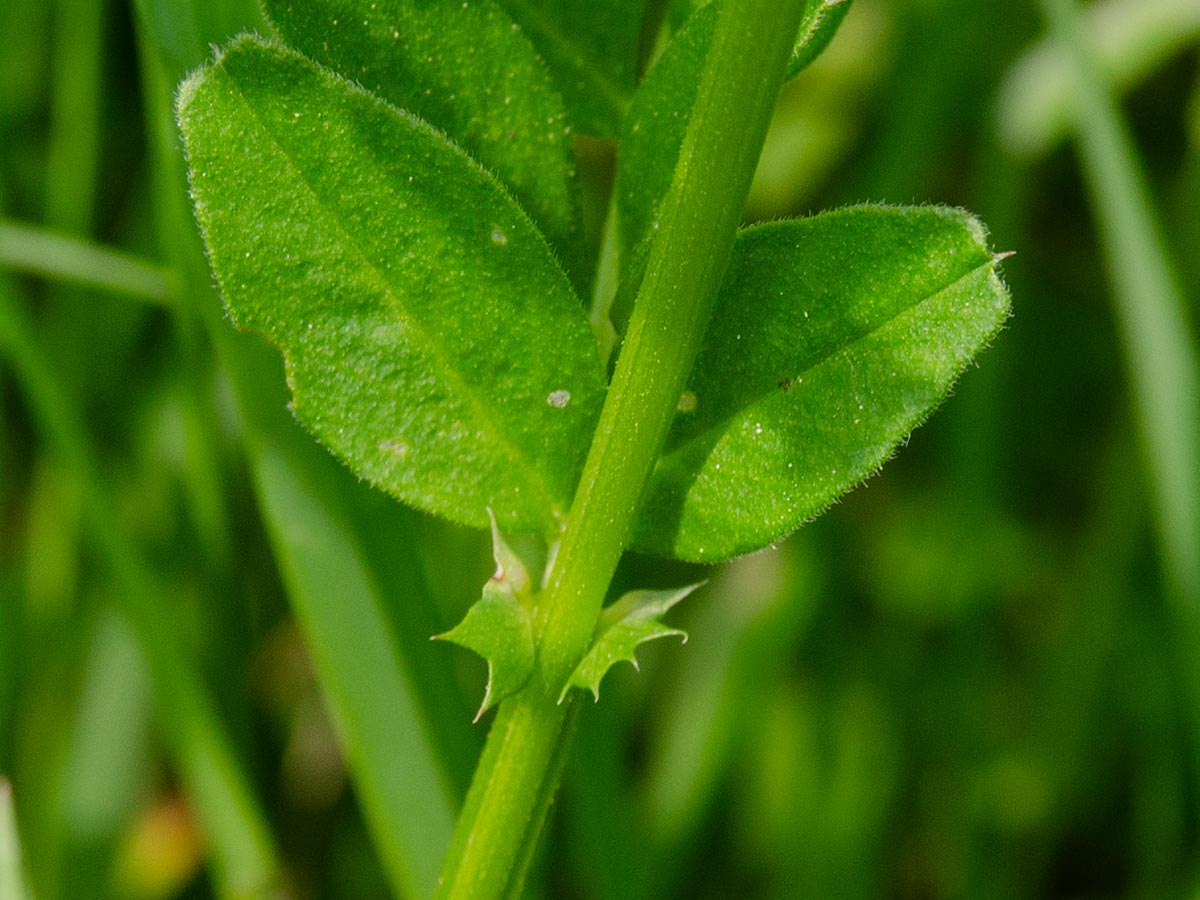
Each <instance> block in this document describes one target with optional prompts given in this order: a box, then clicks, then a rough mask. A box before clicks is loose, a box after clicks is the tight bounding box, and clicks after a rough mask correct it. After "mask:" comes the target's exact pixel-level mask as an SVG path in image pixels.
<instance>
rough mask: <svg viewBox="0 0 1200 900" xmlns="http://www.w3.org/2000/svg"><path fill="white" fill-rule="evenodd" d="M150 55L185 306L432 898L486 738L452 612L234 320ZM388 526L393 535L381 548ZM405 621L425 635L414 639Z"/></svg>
mask: <svg viewBox="0 0 1200 900" xmlns="http://www.w3.org/2000/svg"><path fill="white" fill-rule="evenodd" d="M147 37H148V34H147V33H146V32H143V39H145V38H147ZM142 51H143V54H142V62H143V69H144V73H145V75H144V77H145V86H146V90H147V107H148V109H149V115H150V128H151V129H152V135H153V141H154V143H155V146H154V152H155V154H156V164H157V171H156V177H157V178H158V191H157V193H158V196H159V197H160V198H162V200H161V203H162V205H161V208H160V216H161V220H160V227H161V229H162V241H163V246H164V249H165V251H166V253H167V254H168V257H169V258H170V259H171V261H172V267H173V269H174V270H175V271H177V272H178V273H179V277H180V284H181V289H180V292H179V303H178V310H179V314H180V315H182V316H188V315H191V316H196V317H198V318H200V319H201V320H203V322H204V324H205V326H206V327H207V329H208V331H209V335H210V337H211V338H212V340H213V343H214V344H215V346H216V350H217V353H218V356H219V358H220V360H221V362H222V364H223V365H224V367H225V368H226V370H227V372H228V374H229V376H230V379H231V382H232V387H233V392H234V396H235V399H236V402H237V404H238V407H239V410H240V412H241V416H242V420H243V422H244V423H245V426H246V429H247V433H246V444H247V448H246V449H247V456H248V460H249V463H250V466H251V470H252V472H253V474H254V478H255V484H256V488H257V490H258V495H259V506H260V510H261V514H262V516H263V518H264V520H265V522H266V524H267V529H268V532H269V533H270V536H271V539H272V542H273V544H274V549H275V554H276V557H277V559H278V561H279V565H280V569H281V571H282V573H283V576H284V580H285V585H286V587H287V589H288V598H289V601H290V602H291V604H292V608H293V610H294V611H295V613H296V616H297V619H298V620H299V623H300V625H301V627H302V629H303V630H304V635H305V638H306V640H307V642H308V645H309V647H310V649H311V651H312V654H313V657H314V661H315V663H316V667H317V675H318V679H319V681H320V683H321V686H322V690H323V692H324V694H325V698H326V701H327V703H328V704H329V707H330V712H331V715H332V717H333V719H334V721H335V723H336V724H337V727H338V729H339V732H340V738H341V740H342V742H343V746H344V747H345V749H346V752H347V757H348V759H349V769H350V777H351V779H352V781H353V783H354V786H355V790H356V792H357V794H358V796H359V798H360V801H361V802H362V805H363V808H364V811H365V813H366V818H367V825H368V828H369V829H370V832H371V836H372V839H373V842H374V845H375V847H376V849H377V851H378V852H379V854H380V856H381V858H382V861H383V865H384V868H385V871H386V873H387V875H388V878H389V881H390V884H391V888H392V890H393V892H394V893H395V895H396V896H398V897H418V896H425V895H428V894H429V893H431V892H432V889H433V883H434V881H435V880H436V876H437V871H438V867H439V866H440V864H441V858H442V855H443V853H444V851H445V848H446V846H447V845H448V844H449V841H450V832H451V828H452V824H453V820H454V815H455V813H456V808H457V802H456V796H455V790H454V788H455V786H457V784H458V782H459V781H460V780H461V781H462V782H463V784H464V785H465V781H466V779H467V778H469V771H468V770H469V767H470V765H472V764H473V762H474V756H475V749H474V748H475V745H476V741H474V740H472V739H473V738H474V734H473V732H470V731H469V724H468V723H469V716H468V715H467V714H466V708H465V706H463V705H461V702H460V703H459V705H457V706H455V705H454V698H455V697H456V696H457V695H456V693H455V692H454V691H452V690H449V688H450V687H451V686H452V685H453V677H452V674H451V671H450V669H449V664H450V660H449V659H448V657H447V655H446V654H444V653H439V652H437V650H438V648H435V647H434V646H433V645H432V644H431V643H430V642H429V641H428V639H427V638H428V636H429V635H431V634H434V633H436V632H437V631H438V630H441V625H442V623H433V622H429V621H426V619H427V618H428V613H429V608H428V603H427V599H428V598H427V597H425V596H423V594H422V587H421V585H419V584H418V583H417V582H416V580H415V578H414V576H413V574H412V572H413V569H415V566H405V565H401V564H400V563H399V562H398V558H401V557H405V556H407V555H408V547H407V545H406V542H405V540H404V538H405V536H406V535H405V534H404V533H403V529H401V528H399V527H397V524H396V522H395V521H394V520H393V519H390V518H388V519H382V520H381V519H380V518H379V517H378V516H375V517H371V516H369V515H367V513H366V508H367V506H368V505H369V504H368V503H366V502H364V501H363V494H365V493H367V489H366V488H365V487H364V486H362V485H360V484H359V483H358V482H357V481H356V480H355V479H354V477H353V476H352V475H351V474H350V473H349V472H348V471H347V470H345V469H343V468H342V467H341V466H340V465H338V464H337V462H336V461H335V460H334V459H333V458H332V457H331V456H330V455H329V454H328V453H327V452H325V451H324V450H323V449H322V448H320V447H319V446H318V445H317V444H316V443H315V442H314V441H313V440H312V439H311V437H310V436H309V435H307V434H306V433H305V432H303V431H302V430H301V429H300V428H299V427H298V426H297V425H296V423H295V421H294V420H293V419H292V418H291V416H290V415H289V413H288V411H287V395H286V391H285V388H284V384H283V379H282V377H281V373H280V366H279V358H278V354H277V353H276V352H275V351H274V350H273V349H272V348H270V347H268V346H267V345H265V344H263V343H262V342H261V341H260V340H259V339H258V338H256V337H254V336H252V335H239V334H238V333H237V332H236V331H235V330H234V329H233V328H231V327H230V325H229V323H228V321H227V320H226V319H225V317H224V315H223V313H222V309H221V303H220V299H219V298H218V297H217V296H216V295H215V294H214V293H213V292H212V291H211V290H210V288H209V285H210V284H211V278H210V276H209V272H208V266H207V263H206V261H205V258H204V254H203V250H202V247H201V245H200V242H199V234H198V231H197V229H196V227H195V223H194V221H193V219H192V215H191V211H190V210H189V209H188V208H187V206H186V205H185V204H186V202H187V192H186V178H185V175H184V164H183V158H182V154H181V152H180V147H179V144H178V141H177V138H176V131H175V127H174V116H173V105H172V102H171V98H170V94H169V89H168V87H167V84H166V79H165V75H164V72H163V70H162V61H161V60H160V58H159V57H158V56H157V52H156V51H155V49H154V48H153V47H152V46H151V45H150V44H149V43H148V42H146V41H145V40H144V41H143V46H142ZM372 495H373V496H376V497H377V499H378V502H384V501H386V502H387V503H389V504H390V503H391V501H390V500H387V498H382V497H379V496H378V495H374V493H373V492H372ZM381 535H386V540H387V542H388V546H386V547H382V548H381V547H379V546H377V545H376V543H374V542H379V541H381V540H383V538H381ZM381 557H384V558H385V559H381ZM401 583H402V584H403V585H404V589H405V591H406V592H407V596H405V597H403V598H401V599H403V600H404V601H405V602H403V603H401V602H396V603H392V604H389V603H387V602H385V601H386V600H387V598H386V597H385V596H384V595H383V591H384V590H386V591H388V592H390V593H392V594H394V593H396V591H397V590H398V586H399V585H400V584H401ZM401 616H402V618H401ZM399 628H404V629H408V630H412V631H414V632H415V633H418V634H420V635H421V636H420V638H419V641H413V642H410V644H408V645H406V644H405V642H404V641H403V640H400V639H399V638H398V637H397V635H396V633H395V631H396V630H397V629H399ZM418 643H419V644H420V650H418V649H417V647H416V646H415V645H416V644H418ZM422 651H423V653H422ZM457 699H458V700H459V701H461V697H458V698H457Z"/></svg>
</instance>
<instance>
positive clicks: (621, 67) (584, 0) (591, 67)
mask: <svg viewBox="0 0 1200 900" xmlns="http://www.w3.org/2000/svg"><path fill="white" fill-rule="evenodd" d="M499 2H500V5H501V6H503V7H504V8H505V9H507V10H508V12H509V13H510V14H511V15H512V17H513V18H514V19H515V20H516V21H517V22H518V23H519V24H520V26H521V28H522V29H524V31H525V33H526V34H527V35H528V36H529V39H530V40H531V41H532V42H533V44H534V46H535V47H537V49H538V52H540V53H541V55H542V57H543V58H544V59H545V60H546V62H547V64H548V65H549V66H550V70H551V72H553V74H554V78H555V82H556V83H557V85H558V89H559V90H560V91H561V92H562V94H563V96H564V97H565V98H566V101H567V109H568V111H569V112H570V114H571V117H572V119H573V121H574V125H575V127H576V128H577V129H579V130H580V131H582V132H584V133H586V134H594V135H598V136H600V137H616V135H617V134H618V133H619V131H620V127H621V119H622V118H623V117H624V115H625V111H626V110H627V109H628V108H629V99H630V97H631V96H632V95H633V91H634V88H635V87H636V85H637V64H638V51H639V46H640V44H641V38H642V20H643V18H644V16H645V5H646V4H645V0H603V2H597V0H499Z"/></svg>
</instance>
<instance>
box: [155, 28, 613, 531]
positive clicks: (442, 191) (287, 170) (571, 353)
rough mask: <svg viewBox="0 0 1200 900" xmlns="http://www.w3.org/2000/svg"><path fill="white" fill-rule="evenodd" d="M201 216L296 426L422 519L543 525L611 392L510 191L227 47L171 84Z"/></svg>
mask: <svg viewBox="0 0 1200 900" xmlns="http://www.w3.org/2000/svg"><path fill="white" fill-rule="evenodd" d="M179 117H180V123H181V126H182V129H183V133H184V138H185V142H186V145H187V150H188V156H189V163H190V166H191V176H192V192H193V199H194V201H195V205H196V214H197V217H198V218H199V220H200V224H201V227H202V230H203V232H204V235H205V239H206V241H207V244H208V249H209V255H210V260H211V263H212V267H213V270H214V271H215V272H216V275H217V279H218V281H219V282H220V284H221V287H222V290H223V292H224V295H225V299H226V302H227V303H228V305H229V308H230V311H231V313H232V315H233V318H234V320H235V321H236V322H237V324H238V325H239V326H241V327H244V328H251V329H253V330H256V331H260V332H262V333H263V334H265V335H266V336H267V337H268V338H269V339H270V340H271V341H272V342H274V343H275V344H277V345H278V346H280V347H281V348H282V350H283V352H284V356H285V359H286V362H287V369H288V378H289V382H290V384H291V386H292V392H293V396H294V409H295V413H296V416H297V417H298V418H299V419H300V420H301V421H302V422H303V423H304V424H305V425H306V426H307V427H308V428H309V429H310V430H311V431H312V432H313V433H314V434H315V435H316V436H317V437H318V438H319V439H320V440H321V441H322V442H323V443H325V444H326V446H328V447H330V448H331V449H332V450H333V451H334V452H335V453H336V454H337V455H338V456H339V457H340V458H341V459H342V460H343V461H344V462H346V463H347V464H348V465H349V466H350V467H351V468H352V469H353V470H354V471H355V472H356V473H357V474H358V475H359V476H360V477H364V478H366V479H367V480H369V481H370V482H372V483H373V484H375V485H377V486H379V487H382V488H384V489H385V490H387V491H388V492H390V493H391V494H393V495H394V496H396V497H399V498H400V499H402V500H404V501H406V502H408V503H411V504H412V505H414V506H417V507H419V508H421V509H424V510H427V511H429V512H434V513H439V514H441V515H444V516H446V517H448V518H450V519H454V520H456V521H459V522H463V523H466V524H470V525H476V526H480V527H482V526H485V525H486V523H487V513H486V510H487V509H488V508H489V507H490V508H491V509H493V510H495V513H496V518H497V519H498V520H499V521H500V522H501V524H502V525H503V527H505V528H506V529H508V530H513V531H520V530H537V529H549V528H552V527H553V525H554V522H555V520H556V518H557V516H558V514H559V513H560V511H561V510H562V509H563V508H565V506H566V504H567V502H568V501H569V499H570V495H571V492H572V490H573V487H574V484H575V481H576V479H577V476H578V472H579V469H580V467H581V465H582V462H583V455H584V453H585V452H586V449H587V444H588V439H589V437H590V435H591V432H592V430H593V428H594V424H595V420H596V416H597V414H598V410H599V406H600V403H601V400H602V394H603V391H604V383H603V373H602V371H601V368H600V364H599V360H598V358H597V355H596V346H595V342H594V340H593V338H592V335H591V332H590V330H589V328H588V324H587V322H586V320H585V317H584V314H583V311H582V309H581V308H580V304H579V302H578V299H577V298H576V297H575V295H574V294H573V292H572V291H571V287H570V285H569V284H568V282H567V279H566V277H565V276H564V275H563V273H562V270H561V269H560V268H559V267H558V266H557V264H556V263H555V261H554V258H553V255H552V253H551V251H550V249H549V247H548V246H547V245H546V244H545V242H544V240H543V239H542V237H541V235H540V234H539V233H538V231H537V229H536V228H535V227H534V226H533V224H532V223H531V222H530V221H529V219H528V218H527V217H526V216H525V214H524V213H523V212H522V211H521V210H520V208H519V207H517V205H516V204H515V203H514V202H513V201H512V200H511V199H510V198H509V196H508V194H507V193H506V192H505V191H504V189H503V188H502V187H501V186H500V185H499V184H498V183H497V182H496V181H495V180H494V179H493V178H492V177H491V176H490V175H489V174H487V173H486V172H485V171H484V170H483V169H482V168H480V167H479V166H478V165H477V164H475V163H474V162H473V161H472V160H471V159H470V158H469V157H467V156H466V155H465V154H464V153H463V152H462V151H461V150H459V149H458V148H457V147H456V146H454V145H453V144H451V143H450V142H449V141H448V140H446V139H445V137H444V136H443V135H441V133H440V132H437V131H435V130H434V129H433V128H431V127H430V126H429V125H427V124H426V123H424V122H422V121H421V120H419V119H417V118H416V117H414V116H411V115H407V114H405V113H402V112H400V111H398V110H396V109H395V108H393V107H391V106H389V105H387V104H386V103H384V102H382V101H380V100H379V99H377V98H375V97H373V96H371V95H370V94H368V93H366V92H365V91H363V90H361V89H359V88H357V87H355V86H353V85H351V84H350V83H349V82H347V81H345V80H343V79H341V78H339V77H337V76H336V75H334V74H332V73H330V72H328V71H326V70H324V69H321V68H319V67H318V66H316V65H315V64H313V63H311V62H309V61H308V60H306V59H305V58H303V57H301V56H300V55H298V54H295V53H292V52H291V51H288V50H285V49H283V48H281V47H276V46H272V45H268V44H264V43H262V42H261V41H258V40H256V39H253V38H245V39H242V40H239V41H238V42H236V43H235V44H234V45H232V47H231V48H230V49H229V50H228V51H227V52H226V53H225V54H223V55H222V56H221V57H220V58H219V59H218V61H217V62H216V63H214V64H213V65H212V66H210V67H208V68H206V69H204V70H201V71H200V72H199V73H197V74H196V75H194V76H193V77H192V78H190V79H189V80H188V81H187V82H185V84H184V85H183V87H182V88H181V90H180V95H179Z"/></svg>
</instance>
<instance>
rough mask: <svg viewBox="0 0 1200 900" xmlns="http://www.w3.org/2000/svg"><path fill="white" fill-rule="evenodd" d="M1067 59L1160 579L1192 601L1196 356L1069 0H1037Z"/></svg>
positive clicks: (1198, 528)
mask: <svg viewBox="0 0 1200 900" xmlns="http://www.w3.org/2000/svg"><path fill="white" fill-rule="evenodd" d="M1042 3H1043V7H1044V8H1045V11H1046V15H1047V19H1048V21H1049V23H1050V26H1051V33H1052V35H1053V39H1054V40H1055V42H1056V43H1057V44H1058V46H1060V47H1061V48H1062V52H1063V53H1065V54H1066V55H1067V57H1068V58H1069V59H1070V61H1071V66H1072V80H1073V82H1074V88H1075V93H1076V96H1075V109H1076V114H1075V115H1076V120H1075V128H1076V132H1077V139H1078V145H1079V154H1080V158H1081V162H1082V167H1083V175H1084V180H1085V182H1086V184H1087V188H1088V192H1089V193H1090V195H1091V202H1092V206H1093V209H1094V211H1095V216H1096V220H1097V226H1098V227H1097V231H1098V234H1099V238H1100V241H1101V244H1102V245H1103V248H1104V252H1105V255H1106V256H1107V257H1108V264H1109V271H1110V277H1111V278H1112V282H1113V293H1114V300H1115V301H1116V311H1117V320H1118V324H1119V326H1120V332H1121V337H1122V340H1123V341H1124V345H1125V357H1126V364H1127V365H1128V367H1129V377H1130V381H1131V383H1132V387H1133V397H1134V404H1135V407H1136V410H1137V416H1138V420H1139V426H1140V429H1141V433H1142V443H1143V446H1144V449H1145V453H1146V456H1147V459H1148V462H1149V480H1150V483H1151V489H1152V492H1153V496H1154V501H1155V516H1156V518H1157V527H1158V532H1159V539H1160V541H1161V545H1162V555H1163V563H1164V567H1165V574H1166V579H1167V582H1168V586H1169V588H1170V590H1171V591H1172V593H1173V594H1175V595H1176V596H1177V597H1180V598H1184V599H1186V600H1188V601H1189V602H1190V603H1192V604H1200V464H1198V461H1200V361H1198V360H1197V355H1196V342H1195V337H1194V335H1192V333H1191V328H1190V327H1189V324H1188V319H1187V316H1186V313H1185V307H1184V300H1183V297H1182V295H1181V293H1180V291H1179V288H1178V286H1177V285H1176V283H1175V281H1174V277H1173V273H1172V271H1171V264H1170V262H1169V260H1168V257H1167V251H1166V247H1165V245H1164V243H1163V240H1162V236H1161V234H1160V232H1159V230H1158V226H1157V223H1156V221H1155V216H1154V210H1153V207H1152V205H1151V202H1150V197H1149V192H1148V190H1147V187H1146V184H1145V181H1144V177H1143V175H1142V169H1141V165H1140V163H1139V161H1138V158H1137V154H1136V151H1135V150H1134V147H1133V143H1132V140H1131V139H1130V137H1129V134H1128V131H1127V130H1126V127H1125V124H1124V122H1123V121H1122V120H1121V118H1120V115H1119V113H1118V111H1117V108H1116V105H1115V103H1114V101H1113V99H1112V96H1111V94H1110V92H1109V88H1108V86H1107V84H1106V83H1105V81H1104V78H1103V76H1102V75H1101V73H1100V70H1099V67H1098V66H1097V64H1096V61H1095V59H1094V58H1093V55H1092V52H1091V50H1090V49H1089V45H1088V43H1087V40H1086V38H1085V34H1084V29H1083V23H1082V21H1081V19H1080V16H1079V13H1078V11H1077V9H1076V7H1075V4H1074V2H1073V0H1042Z"/></svg>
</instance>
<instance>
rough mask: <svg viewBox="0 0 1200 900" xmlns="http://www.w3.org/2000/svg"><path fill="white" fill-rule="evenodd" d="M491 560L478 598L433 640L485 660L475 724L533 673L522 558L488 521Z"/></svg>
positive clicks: (530, 623)
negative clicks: (492, 564) (484, 683)
mask: <svg viewBox="0 0 1200 900" xmlns="http://www.w3.org/2000/svg"><path fill="white" fill-rule="evenodd" d="M492 555H493V557H494V558H495V560H496V573H495V574H494V575H493V576H492V577H491V578H490V579H488V582H487V584H485V585H484V586H483V597H482V598H481V599H480V600H479V601H478V602H476V603H475V605H474V606H472V607H471V608H470V609H469V610H467V614H466V616H465V617H464V618H463V620H462V621H461V622H459V623H458V624H457V625H456V626H454V628H452V629H451V630H450V631H447V632H446V633H445V634H439V635H434V639H435V640H445V641H450V642H451V643H453V644H458V645H459V646H460V647H466V648H467V649H468V650H473V651H474V652H475V653H478V654H479V655H480V656H482V657H483V658H484V659H485V660H486V661H487V667H488V682H487V688H486V689H485V690H484V692H483V703H481V704H480V706H479V711H478V712H476V713H475V721H476V722H478V721H479V719H480V717H481V716H482V715H483V714H484V713H485V712H487V711H488V710H489V709H490V708H491V707H493V706H495V705H496V704H497V703H499V702H500V701H501V700H503V699H504V698H505V697H510V696H512V695H513V694H515V693H516V692H517V691H519V690H520V689H521V688H523V687H524V686H525V682H527V681H528V680H529V676H530V674H531V673H532V672H533V665H534V662H535V660H536V655H537V647H536V645H535V644H534V640H533V612H532V610H533V596H532V593H531V589H530V581H529V574H528V572H526V570H525V565H524V563H522V562H521V558H520V557H519V556H517V554H516V553H515V552H514V551H513V550H512V548H511V547H509V546H508V544H507V542H506V541H505V540H504V537H503V536H502V535H501V534H500V529H499V528H498V527H497V526H496V520H495V519H492Z"/></svg>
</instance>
